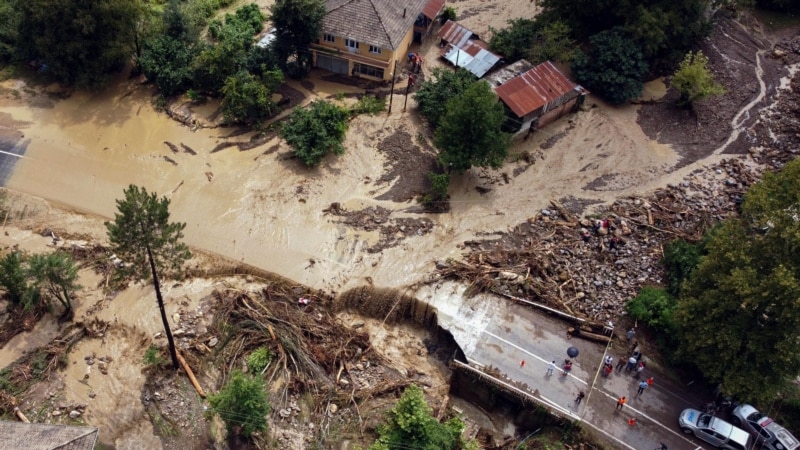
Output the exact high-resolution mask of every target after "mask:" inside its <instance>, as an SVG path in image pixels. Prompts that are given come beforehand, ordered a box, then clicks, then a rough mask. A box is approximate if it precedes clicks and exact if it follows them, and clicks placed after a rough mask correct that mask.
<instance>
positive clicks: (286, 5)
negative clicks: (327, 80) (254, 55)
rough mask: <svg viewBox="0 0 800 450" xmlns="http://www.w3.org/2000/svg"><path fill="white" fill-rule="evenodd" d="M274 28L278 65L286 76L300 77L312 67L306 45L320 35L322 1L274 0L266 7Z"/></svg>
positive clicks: (309, 52) (323, 10) (323, 11)
mask: <svg viewBox="0 0 800 450" xmlns="http://www.w3.org/2000/svg"><path fill="white" fill-rule="evenodd" d="M269 12H270V20H271V21H272V25H273V26H274V27H275V41H274V42H273V45H272V47H273V49H274V51H275V53H276V54H277V55H278V61H279V64H280V68H281V69H282V70H283V71H284V72H285V73H286V74H288V75H290V76H294V77H303V76H305V75H306V74H307V73H308V71H309V70H310V69H311V51H310V50H309V46H310V44H311V43H312V42H316V41H317V39H319V37H320V35H321V34H322V19H323V18H324V17H325V2H324V1H323V0H276V1H275V3H273V4H272V6H270V8H269Z"/></svg>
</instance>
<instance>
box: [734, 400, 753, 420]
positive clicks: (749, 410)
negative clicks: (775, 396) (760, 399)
mask: <svg viewBox="0 0 800 450" xmlns="http://www.w3.org/2000/svg"><path fill="white" fill-rule="evenodd" d="M754 412H758V410H757V409H755V408H754V407H753V405H748V404H747V403H744V404H741V405H739V406H737V407H736V410H734V414H736V415H737V416H742V417H747V416H749V415H750V414H753V413H754Z"/></svg>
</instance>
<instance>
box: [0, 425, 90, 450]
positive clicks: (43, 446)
mask: <svg viewBox="0 0 800 450" xmlns="http://www.w3.org/2000/svg"><path fill="white" fill-rule="evenodd" d="M96 442H97V428H94V427H76V426H71V425H55V424H46V423H24V422H11V421H5V420H0V448H2V449H6V448H7V449H12V448H13V449H15V450H92V449H93V448H94V445H95V443H96Z"/></svg>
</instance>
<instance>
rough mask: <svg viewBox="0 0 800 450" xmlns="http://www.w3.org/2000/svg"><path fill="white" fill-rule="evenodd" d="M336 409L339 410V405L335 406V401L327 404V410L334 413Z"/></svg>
mask: <svg viewBox="0 0 800 450" xmlns="http://www.w3.org/2000/svg"><path fill="white" fill-rule="evenodd" d="M338 410H339V407H338V406H336V403H331V404H330V405H328V412H329V413H331V414H336V411H338Z"/></svg>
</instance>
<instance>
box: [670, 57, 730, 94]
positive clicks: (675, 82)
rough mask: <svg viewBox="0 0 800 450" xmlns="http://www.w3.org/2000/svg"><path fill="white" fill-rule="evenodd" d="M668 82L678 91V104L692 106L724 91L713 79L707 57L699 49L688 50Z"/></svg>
mask: <svg viewBox="0 0 800 450" xmlns="http://www.w3.org/2000/svg"><path fill="white" fill-rule="evenodd" d="M670 84H671V85H672V86H673V87H674V88H675V89H677V90H678V92H680V94H681V96H680V98H679V99H678V104H680V105H681V106H686V107H692V106H694V104H695V103H697V102H699V101H702V100H704V99H706V98H708V97H711V96H714V95H721V94H723V93H725V89H724V88H723V87H722V85H720V84H719V83H717V82H716V80H714V74H712V73H711V70H709V68H708V57H706V55H704V54H703V52H702V51H701V50H698V51H697V53H692V52H689V53H687V54H686V57H684V58H683V61H681V64H680V66H679V67H678V70H677V71H675V74H674V75H673V76H672V80H671V81H670Z"/></svg>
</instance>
